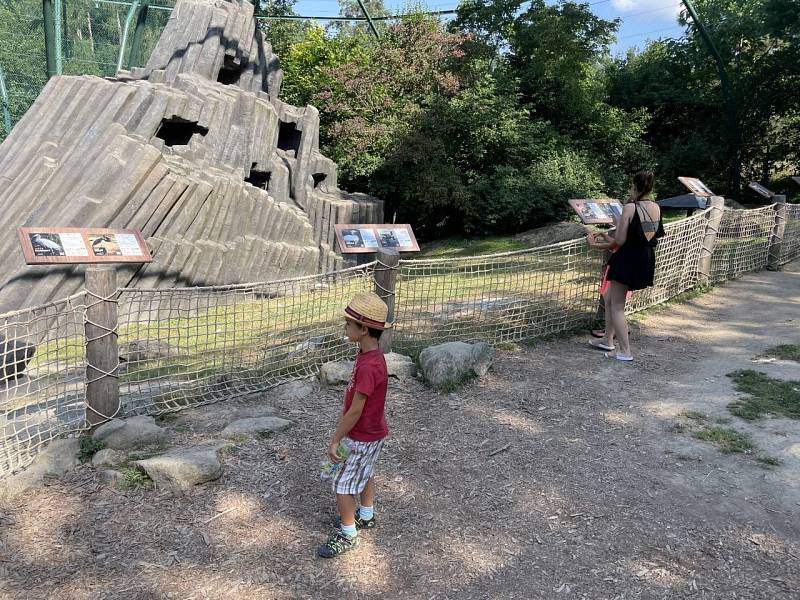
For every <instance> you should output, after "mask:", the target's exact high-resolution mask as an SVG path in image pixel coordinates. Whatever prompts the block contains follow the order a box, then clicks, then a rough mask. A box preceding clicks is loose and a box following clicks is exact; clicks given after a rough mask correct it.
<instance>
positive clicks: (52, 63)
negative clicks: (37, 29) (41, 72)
mask: <svg viewBox="0 0 800 600" xmlns="http://www.w3.org/2000/svg"><path fill="white" fill-rule="evenodd" d="M42 16H43V17H44V52H45V55H46V57H47V78H48V79H50V78H51V77H52V76H53V75H56V74H57V73H58V69H57V68H56V28H55V24H54V23H53V0H42Z"/></svg>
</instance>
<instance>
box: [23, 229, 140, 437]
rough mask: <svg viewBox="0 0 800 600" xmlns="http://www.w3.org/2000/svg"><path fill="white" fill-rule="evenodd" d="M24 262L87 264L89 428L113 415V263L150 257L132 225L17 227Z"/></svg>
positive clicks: (115, 370)
mask: <svg viewBox="0 0 800 600" xmlns="http://www.w3.org/2000/svg"><path fill="white" fill-rule="evenodd" d="M17 235H18V237H19V241H20V244H21V245H22V253H23V254H24V255H25V262H26V263H28V264H29V265H54V264H56V265H58V264H88V265H90V266H89V267H88V268H87V269H86V275H85V277H86V313H85V316H84V324H83V329H84V336H85V337H86V421H87V423H88V424H89V427H90V428H91V429H94V428H95V427H97V426H98V425H100V424H102V423H105V422H106V421H109V420H111V419H113V418H114V417H116V416H117V414H118V413H119V411H120V403H119V348H118V344H117V325H118V323H117V297H118V293H117V273H116V270H115V268H114V266H113V264H114V263H149V262H152V261H153V257H152V256H151V254H150V250H149V248H148V247H147V244H146V243H145V241H144V239H143V238H142V234H141V233H140V232H139V231H137V230H133V229H103V228H95V229H93V228H81V227H20V228H18V229H17Z"/></svg>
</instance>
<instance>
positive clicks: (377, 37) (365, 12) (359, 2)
mask: <svg viewBox="0 0 800 600" xmlns="http://www.w3.org/2000/svg"><path fill="white" fill-rule="evenodd" d="M358 5H359V6H360V7H361V11H362V12H363V13H364V16H365V17H366V18H367V22H368V23H369V28H370V29H372V33H373V34H375V39H378V40H379V39H381V36H380V35H378V30H377V29H375V23H373V22H372V17H370V16H369V13H368V12H367V7H366V6H364V2H363V1H362V0H358Z"/></svg>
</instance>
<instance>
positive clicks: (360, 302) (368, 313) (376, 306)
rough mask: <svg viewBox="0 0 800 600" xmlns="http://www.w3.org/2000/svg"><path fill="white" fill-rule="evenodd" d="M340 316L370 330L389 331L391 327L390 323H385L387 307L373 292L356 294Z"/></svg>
mask: <svg viewBox="0 0 800 600" xmlns="http://www.w3.org/2000/svg"><path fill="white" fill-rule="evenodd" d="M342 314H343V315H344V316H345V317H347V318H348V319H351V320H353V321H355V322H356V323H359V324H361V325H365V326H366V327H371V328H372V329H389V328H390V327H391V326H392V325H391V324H390V323H386V318H387V317H388V316H389V307H388V306H386V303H385V302H384V301H383V300H381V297H380V296H378V294H376V293H375V292H362V293H360V294H356V295H355V297H354V298H353V299H352V300H351V301H350V304H348V305H347V308H345V309H344V310H343V311H342Z"/></svg>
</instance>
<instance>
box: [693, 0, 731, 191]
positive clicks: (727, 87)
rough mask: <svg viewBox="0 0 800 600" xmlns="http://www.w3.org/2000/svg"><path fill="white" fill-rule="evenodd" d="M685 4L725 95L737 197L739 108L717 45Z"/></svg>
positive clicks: (701, 22)
mask: <svg viewBox="0 0 800 600" xmlns="http://www.w3.org/2000/svg"><path fill="white" fill-rule="evenodd" d="M681 1H682V2H683V4H684V6H686V10H687V11H689V15H691V17H692V21H694V24H695V27H697V30H698V31H699V32H700V37H702V38H703V41H704V42H705V44H706V46H707V47H708V50H709V52H711V56H712V57H713V58H714V62H716V64H717V72H718V73H719V81H720V84H721V86H722V95H723V96H724V97H725V105H726V108H727V113H728V129H729V133H730V136H731V141H732V142H733V163H732V164H731V173H730V178H731V186H732V188H733V189H732V190H731V191H732V193H733V199H734V200H738V199H739V187H740V186H741V173H740V171H741V168H740V165H739V152H740V147H741V143H742V141H741V140H742V135H741V131H739V122H738V113H739V109H738V107H737V105H736V97H735V96H734V95H733V90H732V89H731V82H730V79H728V73H727V71H726V70H725V63H724V62H723V61H722V56H720V53H719V51H718V50H717V47H716V46H715V45H714V41H713V40H712V39H711V35H709V33H708V30H707V29H706V26H705V25H704V24H703V21H701V20H700V17H699V15H698V14H697V11H696V10H695V8H694V5H693V4H692V2H691V0H681Z"/></svg>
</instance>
